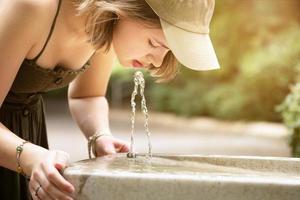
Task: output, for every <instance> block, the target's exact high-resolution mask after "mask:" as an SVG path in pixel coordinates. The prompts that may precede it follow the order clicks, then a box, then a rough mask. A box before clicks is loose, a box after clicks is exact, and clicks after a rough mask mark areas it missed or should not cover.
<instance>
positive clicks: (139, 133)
mask: <svg viewBox="0 0 300 200" xmlns="http://www.w3.org/2000/svg"><path fill="white" fill-rule="evenodd" d="M46 113H47V128H48V133H49V142H50V148H52V149H60V150H64V151H66V152H68V153H70V155H71V159H72V160H73V161H76V160H81V159H86V158H87V144H86V139H85V138H84V136H83V134H82V133H81V132H80V130H79V129H78V128H77V126H76V124H75V123H74V122H73V121H72V118H71V116H70V114H69V111H68V107H67V103H66V102H65V101H57V100H56V101H55V100H49V99H46ZM130 114H131V113H130V110H129V108H128V110H111V114H110V119H111V129H112V131H113V134H114V135H115V136H116V137H118V138H121V139H124V140H127V141H129V137H130V126H131V124H130ZM150 131H151V134H152V136H151V141H152V144H153V152H154V153H171V154H202V155H208V154H211V155H212V154H213V155H252V156H284V157H286V156H289V147H288V145H287V139H286V137H287V131H286V129H285V128H284V127H283V126H282V125H281V124H270V123H247V124H246V123H241V122H237V123H226V122H220V121H216V120H213V119H207V118H197V119H185V118H179V117H176V116H174V115H169V114H162V113H152V112H151V111H150ZM146 145H147V138H146V135H145V132H144V131H143V116H142V115H141V114H137V128H136V149H137V151H138V152H146V151H147V146H146Z"/></svg>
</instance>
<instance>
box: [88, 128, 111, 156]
mask: <svg viewBox="0 0 300 200" xmlns="http://www.w3.org/2000/svg"><path fill="white" fill-rule="evenodd" d="M101 136H112V134H111V133H110V131H96V133H95V134H94V135H92V136H90V137H89V139H88V153H89V159H92V152H93V154H94V157H97V152H96V147H95V145H96V140H97V139H98V138H99V137H101Z"/></svg>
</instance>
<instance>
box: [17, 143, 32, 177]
mask: <svg viewBox="0 0 300 200" xmlns="http://www.w3.org/2000/svg"><path fill="white" fill-rule="evenodd" d="M26 143H29V142H28V141H23V142H22V144H20V145H19V146H17V148H16V150H17V165H18V166H17V172H18V173H19V174H21V175H23V176H25V177H26V178H27V179H28V178H29V177H28V176H27V175H26V174H25V173H24V171H23V168H22V167H21V164H20V156H21V153H22V151H23V146H24V145H25V144H26Z"/></svg>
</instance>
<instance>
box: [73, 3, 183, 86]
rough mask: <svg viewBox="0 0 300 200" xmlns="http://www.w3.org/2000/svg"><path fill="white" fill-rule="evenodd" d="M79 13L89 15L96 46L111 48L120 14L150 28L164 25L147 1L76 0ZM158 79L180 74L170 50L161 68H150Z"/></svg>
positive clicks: (89, 27) (89, 29)
mask: <svg viewBox="0 0 300 200" xmlns="http://www.w3.org/2000/svg"><path fill="white" fill-rule="evenodd" d="M73 1H74V3H75V4H76V7H77V10H78V13H79V15H81V14H85V15H87V21H86V26H85V30H86V32H87V33H88V35H89V38H90V39H89V42H91V43H92V44H93V45H94V46H95V47H96V48H97V49H99V48H105V50H106V51H108V50H109V49H110V47H111V43H112V40H113V30H114V26H115V25H116V24H117V22H118V19H119V16H126V17H130V18H132V19H136V20H139V21H142V22H143V23H144V24H146V25H147V26H149V27H150V28H161V25H160V20H159V17H158V16H157V15H156V14H155V12H154V11H153V10H152V9H151V7H150V6H149V5H148V4H147V2H146V1H145V0H73ZM147 69H148V70H149V71H150V74H151V75H152V76H153V77H157V78H158V79H157V82H166V81H168V80H171V79H173V78H174V77H175V76H176V74H177V73H178V61H177V60H176V58H175V56H174V55H173V53H172V52H171V51H169V52H168V53H167V55H166V56H165V58H164V60H163V63H162V65H161V66H160V67H155V66H153V65H150V66H148V67H147Z"/></svg>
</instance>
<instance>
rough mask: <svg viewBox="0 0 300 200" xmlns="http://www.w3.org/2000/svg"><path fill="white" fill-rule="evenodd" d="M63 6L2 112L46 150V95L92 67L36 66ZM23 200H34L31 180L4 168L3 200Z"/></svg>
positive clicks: (1, 118) (0, 116) (2, 118)
mask: <svg viewBox="0 0 300 200" xmlns="http://www.w3.org/2000/svg"><path fill="white" fill-rule="evenodd" d="M60 5H61V0H59V4H58V8H57V12H56V15H55V18H54V20H53V23H52V26H51V31H50V33H49V35H48V38H47V41H46V43H45V44H44V47H43V49H42V50H41V52H40V53H39V54H38V55H37V56H36V57H35V58H34V59H32V60H28V59H26V60H24V61H23V63H22V64H21V66H20V69H19V71H18V74H17V76H16V78H15V80H14V82H13V85H12V87H11V89H10V91H9V93H8V95H7V96H6V98H5V100H4V102H3V105H2V106H1V108H0V122H2V123H3V124H4V125H5V126H6V127H7V128H8V129H10V130H11V131H12V132H13V133H15V134H16V135H18V136H19V137H21V138H23V139H24V140H27V141H30V142H32V143H34V144H37V145H40V146H42V147H44V148H48V141H47V133H46V124H45V116H44V114H45V111H44V103H43V98H42V94H43V93H45V92H47V91H49V90H53V89H57V88H61V87H65V86H67V85H68V84H69V83H70V82H71V81H72V80H73V79H74V78H75V77H76V76H77V75H78V74H81V73H83V72H84V71H85V70H86V69H87V68H88V66H89V62H87V63H86V64H85V65H84V66H83V67H82V68H81V69H79V70H71V69H67V68H64V67H63V66H56V67H55V68H54V69H53V70H52V69H45V68H42V67H40V66H38V65H37V64H36V61H37V60H38V58H39V57H40V56H41V54H42V53H43V51H44V49H45V47H46V45H47V43H48V41H49V39H50V37H51V34H52V32H53V29H54V26H55V22H56V18H57V15H58V13H59V8H60ZM0 156H1V154H0ZM20 199H22V200H27V199H31V196H30V193H29V190H28V182H27V180H26V179H25V178H24V177H23V176H21V175H18V174H17V173H16V172H14V171H11V170H8V169H5V168H3V167H0V200H20Z"/></svg>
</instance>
